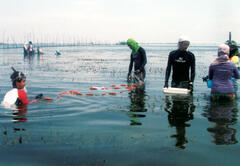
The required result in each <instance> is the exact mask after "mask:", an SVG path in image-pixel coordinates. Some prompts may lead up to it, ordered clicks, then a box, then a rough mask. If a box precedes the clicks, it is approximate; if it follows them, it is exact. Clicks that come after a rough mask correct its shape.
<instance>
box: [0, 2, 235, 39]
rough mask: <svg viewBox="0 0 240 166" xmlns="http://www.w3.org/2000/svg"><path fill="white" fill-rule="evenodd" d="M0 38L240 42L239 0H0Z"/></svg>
mask: <svg viewBox="0 0 240 166" xmlns="http://www.w3.org/2000/svg"><path fill="white" fill-rule="evenodd" d="M0 2H1V5H0V21H1V24H0V42H17V43H23V42H26V41H29V40H32V41H33V42H78V41H80V42H96V43H98V42H100V43H115V42H119V41H126V40H127V39H128V38H134V39H135V40H136V41H138V42H139V43H174V42H177V40H178V38H179V37H180V36H188V37H189V38H190V40H191V42H192V43H221V42H224V41H226V40H227V39H228V33H229V32H230V31H231V32H232V39H233V40H236V41H237V42H239V43H240V19H239V18H240V11H239V7H240V1H239V0H195V1H194V0H0Z"/></svg>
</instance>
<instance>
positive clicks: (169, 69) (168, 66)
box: [165, 53, 172, 82]
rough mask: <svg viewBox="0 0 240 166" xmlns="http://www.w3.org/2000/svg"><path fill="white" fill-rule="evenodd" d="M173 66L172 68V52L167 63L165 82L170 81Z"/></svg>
mask: <svg viewBox="0 0 240 166" xmlns="http://www.w3.org/2000/svg"><path fill="white" fill-rule="evenodd" d="M171 68H172V55H171V53H170V54H169V56H168V63H167V68H166V74H165V82H168V79H169V76H170V73H171Z"/></svg>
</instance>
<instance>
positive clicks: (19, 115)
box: [12, 105, 27, 122]
mask: <svg viewBox="0 0 240 166" xmlns="http://www.w3.org/2000/svg"><path fill="white" fill-rule="evenodd" d="M12 114H13V120H12V121H13V122H26V121H27V117H26V114H27V105H21V106H19V107H18V109H17V110H13V113H12Z"/></svg>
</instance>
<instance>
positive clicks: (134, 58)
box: [127, 39, 147, 84]
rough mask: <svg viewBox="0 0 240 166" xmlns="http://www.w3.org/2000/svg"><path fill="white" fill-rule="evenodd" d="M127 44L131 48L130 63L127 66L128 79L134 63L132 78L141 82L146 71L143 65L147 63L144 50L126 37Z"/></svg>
mask: <svg viewBox="0 0 240 166" xmlns="http://www.w3.org/2000/svg"><path fill="white" fill-rule="evenodd" d="M127 45H128V47H129V48H130V49H131V50H132V53H131V58H130V64H129V68H128V77H127V78H128V81H130V80H131V72H132V68H133V63H134V79H135V81H137V82H138V83H139V84H143V82H144V79H145V76H146V71H145V68H144V67H145V65H146V64H147V57H146V53H145V50H144V49H143V48H142V47H140V46H139V45H138V43H137V42H136V41H135V40H134V39H128V40H127Z"/></svg>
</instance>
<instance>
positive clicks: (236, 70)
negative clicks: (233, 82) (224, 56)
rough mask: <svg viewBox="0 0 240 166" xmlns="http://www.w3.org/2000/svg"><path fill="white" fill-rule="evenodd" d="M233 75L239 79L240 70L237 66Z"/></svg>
mask: <svg viewBox="0 0 240 166" xmlns="http://www.w3.org/2000/svg"><path fill="white" fill-rule="evenodd" d="M233 77H234V78H235V79H239V78H240V75H239V72H238V69H237V67H236V66H234V69H233Z"/></svg>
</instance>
